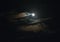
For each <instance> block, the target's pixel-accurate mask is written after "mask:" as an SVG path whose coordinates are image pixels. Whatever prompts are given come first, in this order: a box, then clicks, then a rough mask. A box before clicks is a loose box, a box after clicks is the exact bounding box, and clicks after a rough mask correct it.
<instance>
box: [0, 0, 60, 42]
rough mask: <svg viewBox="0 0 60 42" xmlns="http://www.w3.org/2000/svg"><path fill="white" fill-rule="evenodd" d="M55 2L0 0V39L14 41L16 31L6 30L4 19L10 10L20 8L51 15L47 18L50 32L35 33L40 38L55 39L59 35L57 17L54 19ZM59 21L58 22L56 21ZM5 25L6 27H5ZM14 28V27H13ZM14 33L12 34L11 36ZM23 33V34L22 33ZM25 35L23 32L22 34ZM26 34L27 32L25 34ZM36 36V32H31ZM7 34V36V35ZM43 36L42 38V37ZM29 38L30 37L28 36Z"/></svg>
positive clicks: (41, 15)
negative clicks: (50, 18) (49, 18)
mask: <svg viewBox="0 0 60 42" xmlns="http://www.w3.org/2000/svg"><path fill="white" fill-rule="evenodd" d="M56 5H57V4H56V3H55V2H53V1H51V0H50V1H48V0H23V1H21V0H0V17H1V18H0V19H1V27H0V30H1V38H2V39H1V40H5V39H6V41H9V40H11V41H12V40H13V41H14V40H15V41H16V39H15V38H16V32H10V30H8V28H7V27H8V26H7V23H6V22H7V21H6V15H7V14H6V13H7V12H9V11H11V10H21V11H23V10H24V11H31V10H32V11H37V12H38V14H39V15H40V17H52V20H49V21H48V22H47V23H48V24H49V26H50V31H53V32H52V33H50V32H49V33H47V32H43V33H40V34H39V33H37V35H40V38H38V37H35V39H36V38H38V39H41V40H50V39H51V40H52V39H55V40H57V39H58V38H59V37H60V36H59V31H60V29H59V25H58V26H57V24H56V22H58V19H56V18H57V17H56V14H57V11H56V7H57V6H56ZM58 23H59V22H58ZM6 26H7V27H6ZM14 30H15V29H14ZM13 35H14V36H13ZM22 35H23V34H22ZM24 35H25V34H24ZM26 35H27V34H26ZM33 35H35V36H36V34H33ZM7 36H8V37H7ZM43 38H44V39H43ZM29 39H30V37H29ZM32 39H33V38H32Z"/></svg>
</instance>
